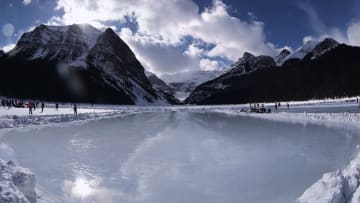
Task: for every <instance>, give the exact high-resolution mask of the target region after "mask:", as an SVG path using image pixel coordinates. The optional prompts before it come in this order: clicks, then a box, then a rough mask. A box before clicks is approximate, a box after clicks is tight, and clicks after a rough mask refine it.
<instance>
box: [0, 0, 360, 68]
mask: <svg viewBox="0 0 360 203" xmlns="http://www.w3.org/2000/svg"><path fill="white" fill-rule="evenodd" d="M100 2H101V3H100ZM144 2H145V0H103V1H95V0H78V1H70V0H2V1H1V4H2V5H1V8H0V9H1V11H0V25H1V26H2V35H1V38H0V47H3V48H4V49H6V50H7V49H9V47H12V46H13V44H15V43H16V41H17V40H18V39H19V37H20V36H21V34H22V33H24V32H26V31H29V29H31V28H32V27H34V26H36V25H39V24H40V23H44V24H53V25H64V24H72V23H90V24H92V25H94V26H95V27H97V28H99V29H104V28H105V27H109V26H111V27H112V28H113V29H114V30H115V31H116V32H118V34H119V36H120V37H121V38H122V39H124V40H125V41H126V42H127V43H128V44H129V45H130V47H131V48H132V49H133V51H134V52H135V53H136V55H137V56H138V58H139V59H140V61H141V62H142V63H143V65H144V66H145V67H146V68H148V69H149V70H151V71H153V72H156V73H159V74H162V73H176V72H180V71H189V70H199V69H202V70H210V69H216V68H222V67H225V66H228V65H229V64H231V63H232V62H234V61H235V60H236V59H237V58H239V57H241V56H242V54H243V52H244V51H250V52H252V53H254V54H256V55H259V54H269V55H275V54H276V53H277V52H278V51H279V50H280V49H281V48H283V47H289V48H291V49H296V48H297V47H299V46H301V45H302V44H303V41H304V40H308V39H321V38H322V37H324V36H330V37H333V38H335V39H337V40H338V41H340V42H344V43H348V44H352V45H360V43H359V41H360V40H359V39H358V37H357V36H358V35H357V34H360V23H359V22H360V0H327V1H323V0H293V1H291V0H276V1H267V0H223V1H220V0H182V1H175V0H154V3H152V4H151V5H150V4H149V3H147V4H146V3H144Z"/></svg>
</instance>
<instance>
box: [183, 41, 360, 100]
mask: <svg viewBox="0 0 360 203" xmlns="http://www.w3.org/2000/svg"><path fill="white" fill-rule="evenodd" d="M309 47H310V44H306V46H305V47H303V48H301V49H299V50H298V52H297V53H302V54H303V53H305V52H304V51H305V50H306V55H305V56H304V57H303V58H289V59H288V60H286V61H285V62H284V63H283V65H282V66H281V67H280V68H275V66H274V64H273V63H272V62H270V61H267V62H266V63H261V65H264V67H262V66H259V67H261V68H255V67H254V65H251V64H254V58H253V57H252V56H250V57H249V55H248V56H246V57H245V56H244V57H243V58H242V59H241V60H242V61H246V63H243V65H242V67H244V68H245V72H244V71H242V72H241V71H240V73H241V74H239V71H238V70H241V68H238V67H237V66H235V67H233V68H232V69H231V70H230V71H229V72H227V73H225V74H223V75H221V76H220V77H218V78H216V79H214V80H211V81H208V82H206V83H204V84H202V85H200V86H198V87H196V89H195V90H194V91H193V92H192V93H191V94H190V96H189V97H188V98H187V99H186V100H185V103H187V104H237V103H249V102H274V101H282V100H284V101H285V100H287V101H288V100H308V99H314V98H326V97H342V96H354V95H359V94H360V84H359V82H358V75H359V74H360V68H359V67H360V57H359V56H360V47H352V46H348V45H345V44H339V43H337V42H336V41H335V40H332V39H325V40H323V41H322V42H320V43H317V44H311V47H313V48H312V49H310V48H309ZM300 50H301V51H300ZM292 55H293V54H292ZM297 56H300V54H298V55H297ZM246 68H247V70H250V71H246Z"/></svg>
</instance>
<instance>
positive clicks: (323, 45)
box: [311, 38, 339, 59]
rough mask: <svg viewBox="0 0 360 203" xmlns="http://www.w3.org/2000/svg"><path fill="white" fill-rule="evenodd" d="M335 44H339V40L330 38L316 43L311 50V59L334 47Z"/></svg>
mask: <svg viewBox="0 0 360 203" xmlns="http://www.w3.org/2000/svg"><path fill="white" fill-rule="evenodd" d="M337 46H339V42H337V41H336V40H334V39H331V38H326V39H324V40H323V41H322V42H320V43H318V44H317V45H316V46H315V48H314V49H313V50H312V51H311V53H312V57H311V59H316V58H318V57H319V56H321V55H323V54H324V53H326V52H328V51H330V50H332V49H334V48H336V47H337Z"/></svg>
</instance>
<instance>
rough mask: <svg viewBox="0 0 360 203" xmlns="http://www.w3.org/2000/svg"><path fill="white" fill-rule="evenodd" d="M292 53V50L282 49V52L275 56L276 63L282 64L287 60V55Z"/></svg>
mask: <svg viewBox="0 0 360 203" xmlns="http://www.w3.org/2000/svg"><path fill="white" fill-rule="evenodd" d="M290 54H291V51H289V50H288V49H283V50H281V52H280V54H279V55H277V56H276V57H275V58H274V60H275V63H276V65H278V66H281V64H283V63H284V62H285V60H286V57H288V56H289V55H290Z"/></svg>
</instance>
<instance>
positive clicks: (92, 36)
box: [10, 24, 102, 67]
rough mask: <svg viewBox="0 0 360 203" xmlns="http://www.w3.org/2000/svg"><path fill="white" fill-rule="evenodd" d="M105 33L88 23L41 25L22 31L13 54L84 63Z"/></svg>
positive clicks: (11, 54) (83, 64)
mask: <svg viewBox="0 0 360 203" xmlns="http://www.w3.org/2000/svg"><path fill="white" fill-rule="evenodd" d="M101 34H102V32H101V31H100V30H97V29H96V28H94V27H92V26H91V25H88V24H73V25H67V26H47V25H40V26H38V27H36V28H35V29H34V30H33V31H31V32H28V33H25V34H24V35H22V37H21V38H20V40H19V41H18V43H17V44H16V46H15V48H14V49H13V50H12V51H11V52H10V56H14V55H17V56H22V57H25V58H28V59H48V60H56V61H61V62H63V63H68V64H71V65H74V66H83V67H84V66H86V64H85V57H86V55H87V54H88V52H89V51H90V50H91V49H92V48H93V47H94V46H95V44H96V42H97V39H98V37H99V36H100V35H101Z"/></svg>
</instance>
